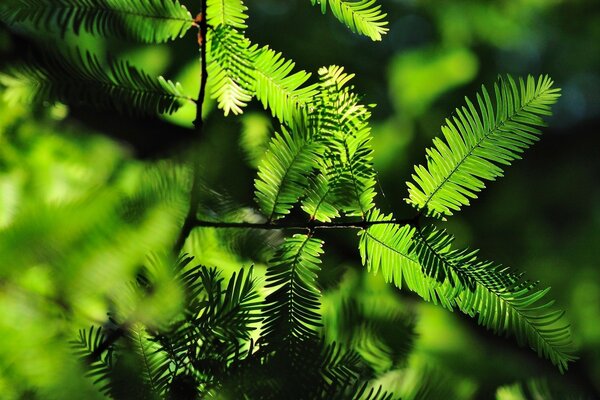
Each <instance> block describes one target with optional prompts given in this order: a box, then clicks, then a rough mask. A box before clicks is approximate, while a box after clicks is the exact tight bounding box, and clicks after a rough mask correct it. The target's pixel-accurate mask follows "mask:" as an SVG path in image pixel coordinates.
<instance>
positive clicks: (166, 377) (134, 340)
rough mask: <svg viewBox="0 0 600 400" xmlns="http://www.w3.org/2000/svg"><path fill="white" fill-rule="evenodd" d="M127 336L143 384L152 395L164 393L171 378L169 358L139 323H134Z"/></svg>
mask: <svg viewBox="0 0 600 400" xmlns="http://www.w3.org/2000/svg"><path fill="white" fill-rule="evenodd" d="M128 336H129V340H130V342H131V344H132V347H133V349H134V350H135V351H136V353H137V356H138V358H139V361H140V366H141V368H140V371H141V376H142V379H143V382H144V384H145V385H146V386H147V387H148V389H149V390H150V393H152V395H154V396H156V395H164V394H165V393H166V391H167V388H168V385H169V383H170V381H171V379H172V374H171V371H170V370H169V367H170V365H169V364H170V362H171V360H170V359H169V358H168V357H167V356H166V353H164V352H163V351H161V348H160V346H159V345H158V344H157V343H156V342H155V341H152V340H151V336H149V335H148V334H147V332H146V330H145V329H144V327H143V326H141V325H140V324H136V325H134V326H133V327H132V328H131V329H130V331H129V334H128Z"/></svg>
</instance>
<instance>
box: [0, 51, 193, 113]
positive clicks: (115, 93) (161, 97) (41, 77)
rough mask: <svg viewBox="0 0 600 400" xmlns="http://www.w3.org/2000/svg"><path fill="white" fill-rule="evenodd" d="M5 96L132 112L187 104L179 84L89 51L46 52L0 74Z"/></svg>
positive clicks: (173, 108)
mask: <svg viewBox="0 0 600 400" xmlns="http://www.w3.org/2000/svg"><path fill="white" fill-rule="evenodd" d="M0 84H1V85H3V86H5V88H6V90H5V94H4V96H5V98H6V99H8V100H10V101H17V102H24V103H33V102H44V101H61V102H64V103H68V104H82V105H87V106H93V107H100V108H104V109H114V110H117V111H120V112H123V113H129V114H161V113H172V112H174V111H176V110H177V109H179V107H181V105H182V104H183V102H185V101H191V99H189V98H188V97H186V96H184V95H183V94H182V93H181V88H180V86H179V84H176V83H173V82H171V81H167V80H165V79H164V78H162V77H160V78H158V79H155V78H152V77H151V76H149V75H147V74H146V73H144V72H143V71H140V70H138V69H137V68H135V67H133V66H132V65H130V64H129V63H128V62H126V61H112V62H109V63H108V65H106V66H105V65H103V64H102V63H101V62H100V60H98V58H96V56H94V55H93V54H91V53H88V52H86V53H84V54H82V53H81V52H80V51H79V50H77V51H75V52H73V53H70V54H69V53H64V54H60V53H59V54H46V55H40V56H36V58H35V59H33V60H31V62H29V63H23V64H19V65H13V66H11V67H9V68H8V70H7V71H5V72H3V73H1V74H0Z"/></svg>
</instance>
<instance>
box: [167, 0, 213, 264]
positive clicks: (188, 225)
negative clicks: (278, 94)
mask: <svg viewBox="0 0 600 400" xmlns="http://www.w3.org/2000/svg"><path fill="white" fill-rule="evenodd" d="M206 3H207V0H204V1H202V9H201V11H200V14H198V16H197V17H196V19H195V22H196V24H197V26H198V45H199V46H200V65H201V76H200V93H199V94H198V99H197V100H196V119H195V120H194V128H195V129H196V132H197V133H198V134H201V133H202V129H203V128H204V118H203V115H202V107H203V106H204V98H205V97H206V84H207V81H208V70H207V66H206V34H207V31H208V26H207V22H206V21H207V18H206V9H207V6H206ZM194 158H195V157H194ZM199 185H200V179H198V164H197V162H194V163H193V170H192V188H191V189H190V208H189V210H188V213H187V216H186V217H185V221H184V223H183V227H182V228H181V231H180V232H179V237H178V238H177V241H176V242H175V248H174V251H175V253H176V255H178V254H179V253H181V250H182V249H183V246H184V244H185V240H186V239H187V237H188V236H189V235H190V233H191V232H192V229H193V228H194V223H195V221H196V212H197V209H198V204H199V202H200V199H199V197H198V195H199V191H200V190H199V189H200V188H199Z"/></svg>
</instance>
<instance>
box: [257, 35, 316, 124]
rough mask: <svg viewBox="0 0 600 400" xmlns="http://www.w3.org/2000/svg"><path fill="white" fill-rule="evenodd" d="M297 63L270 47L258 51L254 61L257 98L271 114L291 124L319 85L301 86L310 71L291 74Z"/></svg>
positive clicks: (310, 100)
mask: <svg viewBox="0 0 600 400" xmlns="http://www.w3.org/2000/svg"><path fill="white" fill-rule="evenodd" d="M294 66H295V64H294V62H292V61H289V60H286V59H285V58H283V56H282V55H281V53H277V52H275V51H273V50H271V49H269V48H268V47H264V48H262V49H261V50H259V51H258V52H257V55H256V58H255V60H254V68H255V78H256V87H255V88H254V91H255V93H256V98H257V99H258V100H259V101H260V102H261V103H262V104H263V106H264V107H265V110H266V109H270V110H271V114H272V115H273V116H274V117H276V118H278V119H279V120H280V121H282V122H284V123H286V124H287V125H288V126H293V125H294V123H295V120H296V119H297V113H298V112H299V111H300V110H304V109H305V108H306V107H307V106H308V105H309V104H310V103H311V102H312V99H313V97H314V96H315V94H316V93H317V91H316V85H309V86H305V87H301V86H302V85H304V84H305V83H306V81H308V79H309V78H310V76H311V74H310V73H307V72H305V71H298V72H295V73H292V71H293V70H294Z"/></svg>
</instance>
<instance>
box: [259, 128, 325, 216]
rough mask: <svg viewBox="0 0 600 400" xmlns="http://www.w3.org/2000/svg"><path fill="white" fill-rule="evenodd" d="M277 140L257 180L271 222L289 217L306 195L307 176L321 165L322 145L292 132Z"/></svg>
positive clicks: (261, 165) (276, 137)
mask: <svg viewBox="0 0 600 400" xmlns="http://www.w3.org/2000/svg"><path fill="white" fill-rule="evenodd" d="M281 132H282V133H281V134H276V135H275V137H273V139H272V141H271V144H270V145H269V149H268V150H267V152H266V153H265V155H264V156H263V159H262V160H261V162H260V164H259V166H258V177H257V179H256V180H255V181H254V186H255V188H256V191H255V195H256V201H257V203H258V205H259V207H260V209H261V211H262V212H263V213H264V214H265V215H266V216H267V217H268V220H269V221H273V220H276V219H278V218H281V217H283V216H285V215H286V214H289V212H290V210H291V208H292V207H293V206H294V204H295V203H296V202H297V201H298V199H299V198H300V197H301V196H302V195H303V194H304V192H305V190H306V185H307V175H308V174H309V173H310V172H311V171H312V170H313V168H314V167H315V166H316V165H318V163H319V156H320V153H321V150H322V148H321V146H320V144H319V143H318V142H316V141H314V140H312V138H310V137H307V136H305V133H303V132H288V130H287V129H285V128H284V127H282V131H281Z"/></svg>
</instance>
